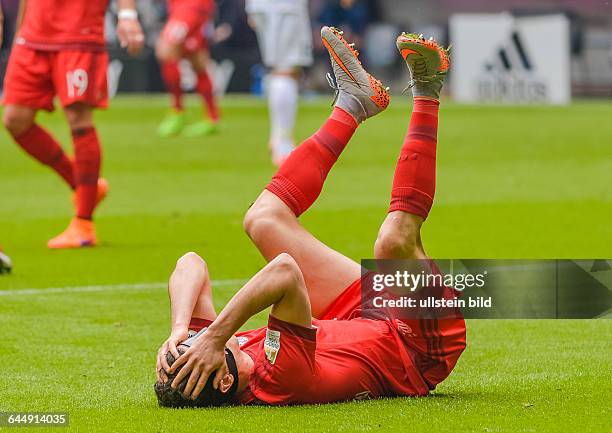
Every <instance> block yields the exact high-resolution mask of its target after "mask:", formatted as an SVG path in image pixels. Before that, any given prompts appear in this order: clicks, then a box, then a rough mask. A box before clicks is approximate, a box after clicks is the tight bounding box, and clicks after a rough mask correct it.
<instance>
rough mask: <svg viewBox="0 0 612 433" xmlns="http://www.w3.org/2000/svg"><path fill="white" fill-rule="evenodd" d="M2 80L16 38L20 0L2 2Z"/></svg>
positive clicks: (3, 0) (0, 68) (0, 65)
mask: <svg viewBox="0 0 612 433" xmlns="http://www.w3.org/2000/svg"><path fill="white" fill-rule="evenodd" d="M0 6H1V7H0V38H2V39H0V42H1V44H0V46H1V50H0V80H1V81H2V82H4V73H5V72H6V64H7V63H8V58H9V54H10V53H11V47H12V46H13V37H14V36H15V23H16V21H17V14H18V13H19V0H1V1H0Z"/></svg>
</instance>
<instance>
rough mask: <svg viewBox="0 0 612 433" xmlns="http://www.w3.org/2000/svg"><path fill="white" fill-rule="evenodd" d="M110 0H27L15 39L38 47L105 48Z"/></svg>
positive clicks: (44, 48)
mask: <svg viewBox="0 0 612 433" xmlns="http://www.w3.org/2000/svg"><path fill="white" fill-rule="evenodd" d="M107 6H108V0H70V1H66V0H28V1H27V2H26V9H25V13H24V17H23V23H22V25H21V28H20V30H19V34H18V35H17V38H16V43H17V44H19V45H25V46H27V47H30V48H34V49H36V50H43V51H57V50H63V49H72V50H74V49H91V50H100V49H104V14H105V12H106V8H107Z"/></svg>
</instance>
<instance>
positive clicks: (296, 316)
mask: <svg viewBox="0 0 612 433" xmlns="http://www.w3.org/2000/svg"><path fill="white" fill-rule="evenodd" d="M269 306H272V311H271V314H272V315H273V316H274V317H276V318H277V319H280V320H283V321H285V322H290V323H294V324H296V325H300V326H305V327H310V326H311V315H310V300H309V299H308V292H307V290H306V286H305V284H304V278H303V277H302V273H301V271H300V268H299V267H298V265H297V263H296V262H295V260H293V258H291V256H289V255H288V254H281V255H279V256H278V257H276V258H275V259H274V260H272V261H271V262H270V263H268V264H267V265H266V266H265V267H264V268H263V269H262V270H261V271H259V272H258V273H257V274H256V275H255V276H254V277H253V278H252V279H251V280H250V281H249V282H248V283H247V284H245V285H244V287H242V289H240V290H239V291H238V293H236V295H235V296H234V297H233V298H232V300H231V301H230V302H229V303H228V304H227V305H226V307H225V308H224V309H223V311H222V312H221V314H219V317H217V319H216V320H215V321H214V322H213V323H212V324H211V325H210V326H209V328H208V330H207V331H206V332H205V333H204V334H202V335H201V336H200V337H199V338H198V339H196V340H195V342H194V343H193V345H192V346H191V347H190V348H189V349H188V350H187V351H186V352H185V353H184V354H183V355H182V356H180V357H179V358H178V360H177V361H176V362H175V363H174V364H172V367H171V368H170V370H169V371H168V372H169V373H171V374H172V373H174V371H175V370H176V369H178V367H180V366H183V368H182V369H181V370H180V371H179V372H178V374H177V375H176V378H175V379H174V381H173V382H172V387H173V388H175V389H176V387H177V386H178V385H179V384H180V383H181V382H182V381H183V379H184V378H185V377H187V376H188V375H189V380H188V382H187V386H186V387H185V390H184V391H183V393H184V395H185V396H191V398H194V399H195V398H196V397H197V396H198V395H199V394H200V392H201V391H202V389H203V388H204V386H205V385H206V382H207V380H208V377H209V376H210V375H211V374H213V372H215V371H216V374H215V379H214V381H213V387H214V388H215V389H217V388H218V386H219V382H220V381H221V379H222V378H223V377H224V376H225V375H226V374H227V366H226V364H225V354H224V348H225V345H226V343H227V341H228V340H229V339H230V338H231V337H232V336H233V335H234V333H235V332H236V331H238V329H240V327H241V326H242V325H244V324H245V323H246V321H247V320H248V319H250V318H251V317H253V316H254V315H255V314H257V313H259V312H261V311H263V310H265V309H266V308H268V307H269Z"/></svg>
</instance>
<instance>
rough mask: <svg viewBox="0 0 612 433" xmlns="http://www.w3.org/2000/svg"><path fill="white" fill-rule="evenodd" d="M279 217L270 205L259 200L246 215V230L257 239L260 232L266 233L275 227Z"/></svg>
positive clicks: (244, 222) (244, 221) (244, 223)
mask: <svg viewBox="0 0 612 433" xmlns="http://www.w3.org/2000/svg"><path fill="white" fill-rule="evenodd" d="M276 224H277V218H276V215H275V213H274V211H273V209H272V208H271V207H270V206H267V205H266V204H265V203H262V202H260V201H259V200H258V201H256V202H255V203H253V205H252V206H251V207H250V208H249V210H248V211H247V213H246V214H245V216H244V220H243V227H244V231H245V232H246V233H247V234H248V235H249V237H250V238H251V239H255V238H256V237H257V235H258V234H259V233H265V232H267V231H268V230H269V229H272V228H274V226H275V225H276Z"/></svg>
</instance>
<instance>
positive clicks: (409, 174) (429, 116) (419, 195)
mask: <svg viewBox="0 0 612 433" xmlns="http://www.w3.org/2000/svg"><path fill="white" fill-rule="evenodd" d="M439 106H440V102H439V101H436V100H433V99H420V98H416V99H415V100H414V108H413V109H412V117H411V119H410V125H409V126H408V133H407V135H406V139H405V141H404V145H403V146H402V149H401V151H400V157H399V160H398V162H397V167H396V169H395V177H394V178H393V189H392V191H391V206H390V207H389V212H393V211H397V210H400V211H404V212H408V213H411V214H414V215H418V216H420V217H422V218H423V219H425V218H427V215H429V211H430V210H431V206H432V205H433V199H434V194H435V191H436V144H437V140H438V138H437V136H438V108H439Z"/></svg>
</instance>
